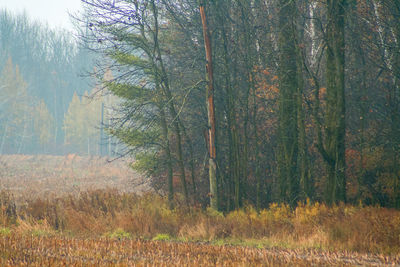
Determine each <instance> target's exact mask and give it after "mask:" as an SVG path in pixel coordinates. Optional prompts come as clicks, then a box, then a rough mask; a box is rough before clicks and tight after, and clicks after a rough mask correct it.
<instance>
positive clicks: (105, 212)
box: [0, 190, 400, 256]
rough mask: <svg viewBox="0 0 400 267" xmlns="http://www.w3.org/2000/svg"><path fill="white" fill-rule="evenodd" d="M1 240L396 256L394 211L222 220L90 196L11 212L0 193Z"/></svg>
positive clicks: (152, 200) (316, 210) (398, 230)
mask: <svg viewBox="0 0 400 267" xmlns="http://www.w3.org/2000/svg"><path fill="white" fill-rule="evenodd" d="M0 198H1V203H0V207H1V214H0V235H7V233H15V234H19V235H25V234H28V235H33V236H60V235H62V236H70V237H71V236H74V237H79V238H99V237H107V238H116V239H126V238H128V239H132V238H133V239H136V238H139V239H146V240H150V239H155V240H163V239H166V240H171V239H172V240H180V241H207V242H211V243H214V244H227V243H231V244H241V245H250V246H255V247H259V248H260V247H280V248H291V249H310V248H312V249H320V250H323V251H353V252H363V253H377V254H385V255H397V256H398V255H399V253H400V211H397V210H390V209H386V208H380V207H358V206H350V205H338V206H333V207H328V206H326V205H325V204H319V203H314V204H310V203H305V204H302V203H299V205H298V207H297V208H296V209H294V210H292V209H290V208H289V207H288V206H287V205H284V204H279V205H278V204H272V205H270V207H269V208H268V209H266V210H262V211H260V212H257V211H256V210H254V209H253V208H252V207H247V208H244V209H242V210H238V211H233V212H231V213H229V214H225V215H223V214H221V213H218V212H215V211H210V210H202V209H196V208H193V209H191V210H190V211H188V210H186V209H185V208H183V207H182V208H179V207H178V208H176V209H175V210H172V211H171V210H169V209H168V205H167V202H166V200H165V199H163V198H161V197H159V196H157V195H154V194H144V195H142V196H138V195H134V194H128V193H118V192H117V191H112V190H107V191H104V190H97V191H89V192H85V193H81V194H80V195H79V197H76V196H67V197H62V198H57V199H51V200H43V199H37V200H31V201H27V202H25V203H24V204H21V205H20V206H17V207H16V206H15V204H14V202H13V199H12V195H10V194H8V193H6V192H2V193H1V194H0Z"/></svg>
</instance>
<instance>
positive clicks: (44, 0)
mask: <svg viewBox="0 0 400 267" xmlns="http://www.w3.org/2000/svg"><path fill="white" fill-rule="evenodd" d="M2 8H6V9H8V10H10V11H13V12H15V11H16V12H23V11H24V10H25V11H26V12H27V13H28V15H29V17H30V18H31V19H34V20H40V21H42V22H47V23H48V24H49V25H50V26H51V27H52V28H60V27H62V28H66V29H69V30H71V29H73V27H72V24H71V22H70V18H69V16H68V12H70V13H76V11H77V10H79V9H80V0H0V9H2Z"/></svg>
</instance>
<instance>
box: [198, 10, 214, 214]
mask: <svg viewBox="0 0 400 267" xmlns="http://www.w3.org/2000/svg"><path fill="white" fill-rule="evenodd" d="M200 15H201V22H202V25H203V36H204V47H205V51H206V60H207V63H206V71H207V84H208V87H207V112H208V131H209V134H208V138H209V140H208V141H209V146H208V147H209V156H210V158H209V178H210V206H211V209H214V210H218V192H217V190H218V189H217V166H216V149H215V107H214V80H213V65H212V51H211V40H210V39H211V38H210V33H209V31H208V26H207V18H206V13H205V6H204V3H203V2H201V3H200Z"/></svg>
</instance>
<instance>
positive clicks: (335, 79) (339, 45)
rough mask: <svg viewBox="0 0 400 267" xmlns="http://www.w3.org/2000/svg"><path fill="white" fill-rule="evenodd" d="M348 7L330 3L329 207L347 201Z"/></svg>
mask: <svg viewBox="0 0 400 267" xmlns="http://www.w3.org/2000/svg"><path fill="white" fill-rule="evenodd" d="M345 4H346V0H328V1H327V8H328V9H327V14H328V17H327V19H328V25H327V28H326V31H327V35H326V38H327V40H326V43H327V51H326V54H327V56H326V79H327V114H326V140H325V149H326V155H327V157H328V158H325V159H326V161H327V163H328V173H327V184H326V185H327V186H326V194H325V196H326V201H327V203H329V204H333V203H337V202H339V201H343V202H345V201H346V177H345V168H346V161H345V133H346V121H345V111H346V110H345V91H344V90H345V84H344V75H345V73H344V66H345V40H344V30H345V18H344V16H345ZM317 89H318V88H317Z"/></svg>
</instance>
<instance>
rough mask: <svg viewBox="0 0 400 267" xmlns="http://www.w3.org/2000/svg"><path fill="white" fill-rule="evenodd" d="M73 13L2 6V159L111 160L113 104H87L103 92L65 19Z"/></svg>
mask: <svg viewBox="0 0 400 267" xmlns="http://www.w3.org/2000/svg"><path fill="white" fill-rule="evenodd" d="M8 2H9V1H8ZM47 2H48V3H47ZM78 7H79V1H72V2H70V1H64V2H62V1H57V2H55V1H42V3H40V1H14V2H12V3H5V2H4V1H0V99H1V101H0V154H16V153H17V154H54V155H59V154H66V153H77V154H81V155H93V154H96V155H100V154H102V155H111V151H112V150H113V147H111V144H112V142H111V139H109V138H108V137H107V134H106V133H105V131H104V130H103V127H102V125H105V124H106V123H107V120H108V119H109V117H110V114H109V113H110V109H108V108H107V107H109V105H107V104H110V103H109V102H110V97H102V96H99V95H97V96H96V97H89V96H91V95H95V94H94V93H95V92H96V91H98V89H99V86H101V85H97V87H96V82H95V79H94V78H95V77H93V76H91V75H90V73H93V70H94V62H95V55H94V53H91V52H90V51H89V50H88V49H85V44H83V43H82V42H79V41H78V36H79V35H85V34H86V33H85V32H84V31H83V32H82V31H80V30H79V27H78V26H76V25H74V23H73V19H71V16H70V15H71V14H72V15H73V14H76V12H77V10H78ZM75 24H76V23H75ZM109 75H111V74H110V73H109ZM105 102H107V103H105ZM102 122H103V123H102ZM114 150H115V147H114Z"/></svg>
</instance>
